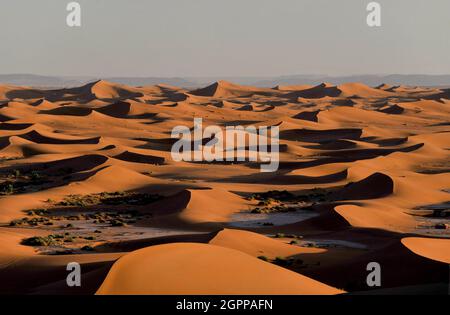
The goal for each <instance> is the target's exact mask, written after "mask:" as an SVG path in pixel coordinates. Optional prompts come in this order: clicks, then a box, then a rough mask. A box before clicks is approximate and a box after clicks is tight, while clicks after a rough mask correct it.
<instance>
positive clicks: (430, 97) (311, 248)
mask: <svg viewBox="0 0 450 315" xmlns="http://www.w3.org/2000/svg"><path fill="white" fill-rule="evenodd" d="M0 100H1V103H0V224H1V225H2V226H1V227H0V241H1V242H0V244H1V245H0V278H1V279H2V283H1V284H0V293H3V292H7V293H61V294H66V293H68V294H70V293H74V292H76V293H84V294H93V293H95V292H97V291H98V293H102V294H103V293H105V294H108V293H114V294H117V293H125V294H129V293H140V294H141V293H142V294H144V293H150V294H163V293H168V294H189V293H193V294H194V293H195V294H197V293H199V294H200V293H201V294H283V293H286V294H338V293H342V292H343V291H348V292H359V291H371V288H368V287H367V285H366V284H365V283H366V282H365V276H366V274H367V273H366V271H367V270H366V266H367V262H368V261H378V262H380V263H381V264H382V268H383V272H382V274H383V288H382V289H381V290H380V291H379V292H391V291H389V290H396V291H398V292H405V291H404V290H407V289H406V288H413V289H414V290H416V291H417V290H419V289H418V288H421V289H420V290H422V293H430V291H427V290H431V289H425V288H434V289H433V290H435V289H436V288H438V287H440V284H442V283H443V282H444V281H448V266H447V265H446V264H448V263H449V260H448V255H447V252H448V251H447V250H446V247H447V246H448V244H447V240H448V238H449V236H450V221H449V214H448V202H449V189H450V187H449V183H450V174H449V170H450V164H449V161H450V153H449V152H450V151H449V148H450V147H449V143H450V127H449V119H450V107H449V106H448V105H449V104H450V94H449V90H448V89H438V88H425V87H409V86H403V85H399V86H388V85H380V86H378V87H375V88H373V87H369V86H367V85H364V84H360V83H345V84H340V85H333V84H330V83H323V84H319V85H316V86H312V85H292V86H277V87H275V88H260V87H251V86H243V85H238V84H234V83H231V82H226V81H218V82H215V83H213V84H211V85H209V86H206V87H204V88H199V89H196V90H192V91H189V90H187V89H183V88H178V87H172V86H167V85H155V86H144V87H132V86H126V85H123V84H117V83H112V82H107V81H104V80H98V81H95V82H90V83H88V84H85V85H83V86H80V87H71V88H63V89H52V90H45V89H37V88H30V87H17V86H9V85H1V86H0ZM194 118H202V120H203V127H206V126H211V125H215V126H219V127H221V128H226V127H228V126H243V127H251V126H254V127H264V126H272V127H278V128H279V130H280V137H279V138H280V139H279V142H280V145H279V167H278V169H277V170H276V171H274V172H269V173H261V172H260V167H261V164H262V162H261V161H248V160H245V161H237V160H234V161H214V162H206V161H180V162H177V161H174V160H173V158H172V156H171V149H172V146H173V144H174V143H175V142H176V141H177V139H174V138H171V132H172V129H173V128H174V127H176V126H185V127H187V128H189V129H190V130H193V127H194V121H193V119H194ZM213 138H214V137H209V136H202V139H203V142H204V143H203V145H204V146H203V147H202V148H204V147H205V146H206V142H209V141H211V140H214V139H213ZM243 149H244V151H245V153H244V154H242V152H240V156H241V157H242V156H244V155H246V154H247V153H249V151H250V146H249V145H248V144H245V145H243ZM236 151H237V150H236V148H233V150H230V152H236ZM252 151H254V150H252ZM219 152H222V149H219ZM237 227H239V230H238V229H235V228H237ZM49 235H53V236H52V237H48V236H49ZM33 236H39V237H42V238H43V239H37V240H36V239H34V241H35V242H37V243H34V244H35V245H33V242H31V243H30V244H31V245H33V246H27V245H23V244H21V243H22V242H23V241H24V239H27V238H30V237H33ZM53 237H56V238H55V239H53ZM193 242H194V243H201V244H193ZM25 243H26V242H25ZM180 243H183V244H180ZM36 244H41V246H37V245H36ZM132 250H136V251H135V252H130V251H132ZM125 252H128V254H126V253H125ZM105 253H107V254H105ZM60 254H64V255H60ZM121 256H123V257H122V258H120V259H119V260H118V261H117V262H116V263H114V261H115V260H117V259H118V258H119V257H121ZM259 256H265V259H266V260H267V261H263V260H262V259H263V258H262V257H261V259H257V257H259ZM69 260H75V261H80V262H81V263H82V264H83V268H85V270H86V271H87V272H86V274H83V277H84V278H83V279H84V280H83V281H86V285H85V286H84V285H83V286H82V287H81V288H80V289H78V290H74V291H70V290H69V289H68V288H67V286H66V285H65V278H64V275H65V268H64V265H65V264H66V263H67V262H68V261H69ZM406 262H407V263H406ZM113 263H114V265H113ZM111 266H112V267H111ZM108 273H109V275H108V276H107V277H106V275H107V274H108ZM105 277H106V280H105ZM313 279H314V280H313ZM103 280H105V281H104V282H103ZM102 282H103V285H101V284H102ZM335 288H342V291H341V290H337V289H335ZM383 290H388V291H383ZM408 290H410V289H408ZM408 290H407V291H408ZM423 290H425V291H423ZM408 292H409V291H408ZM373 293H374V294H376V291H373ZM446 293H447V292H446Z"/></svg>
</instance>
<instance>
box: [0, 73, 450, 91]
mask: <svg viewBox="0 0 450 315" xmlns="http://www.w3.org/2000/svg"><path fill="white" fill-rule="evenodd" d="M97 79H100V78H96V77H89V76H85V77H76V76H44V75H34V74H0V84H13V85H26V86H33V87H48V88H59V87H74V86H80V85H83V84H86V83H87V82H91V81H94V80H97ZM102 79H105V80H107V81H110V82H115V83H122V84H126V85H131V86H143V85H155V84H168V85H173V86H178V87H184V88H197V87H202V86H205V85H208V84H211V83H213V82H215V81H219V80H226V81H231V82H234V83H236V84H244V85H253V86H260V87H274V86H277V85H303V84H312V85H316V84H320V83H322V82H330V83H333V84H343V83H348V82H361V83H364V84H366V85H369V86H378V85H380V84H383V83H385V84H390V85H400V84H403V85H414V86H415V85H419V86H443V87H450V75H423V74H408V75H403V74H392V75H354V76H323V75H312V74H311V75H309V74H303V75H290V76H278V77H179V78H166V77H105V78H102Z"/></svg>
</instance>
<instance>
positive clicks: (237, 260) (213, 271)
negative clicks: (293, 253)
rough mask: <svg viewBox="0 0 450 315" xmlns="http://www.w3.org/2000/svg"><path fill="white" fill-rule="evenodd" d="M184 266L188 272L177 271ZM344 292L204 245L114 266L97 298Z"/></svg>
mask: <svg viewBox="0 0 450 315" xmlns="http://www.w3.org/2000/svg"><path fill="white" fill-rule="evenodd" d="M180 264H181V265H182V266H183V268H178V267H177V266H179V265H180ZM199 266H204V268H199ZM124 270H126V272H125V273H124V272H123V271H124ZM339 293H343V292H342V291H340V290H338V289H335V288H332V287H329V286H327V285H324V284H322V283H320V282H317V281H314V280H312V279H309V278H307V277H304V276H302V275H299V274H295V273H292V272H290V271H287V270H285V269H283V268H280V267H276V266H274V265H270V264H268V263H265V262H262V261H260V260H258V259H256V258H253V257H251V256H249V255H246V254H244V253H242V252H239V251H235V250H231V249H227V248H223V247H218V246H212V245H201V244H170V245H159V246H153V247H148V248H145V249H141V250H138V251H136V252H133V253H130V254H128V255H126V256H124V257H122V258H121V259H120V260H118V261H117V263H115V264H114V266H113V267H112V268H111V270H110V272H109V274H108V276H107V277H106V279H105V281H104V282H103V284H102V285H101V287H100V288H99V290H98V291H97V294H339Z"/></svg>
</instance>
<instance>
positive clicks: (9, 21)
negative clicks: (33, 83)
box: [0, 0, 450, 77]
mask: <svg viewBox="0 0 450 315" xmlns="http://www.w3.org/2000/svg"><path fill="white" fill-rule="evenodd" d="M68 2H70V1H69V0H67V1H66V0H39V1H35V0H0V4H1V7H0V43H1V44H0V50H1V55H0V73H2V74H6V73H33V74H45V75H83V76H85V75H87V76H97V77H99V76H105V77H106V76H274V75H289V74H329V75H349V74H390V73H403V74H410V73H421V74H450V1H449V0H427V1H425V0H379V1H378V2H379V3H380V4H381V6H382V26H381V27H380V28H369V27H368V26H367V24H366V15H367V12H366V5H367V3H369V2H370V1H369V0H367V1H366V0H340V1H337V0H127V1H126V0H78V2H79V3H80V4H81V6H82V27H81V28H69V27H67V26H66V15H67V12H66V5H67V3H68Z"/></svg>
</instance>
